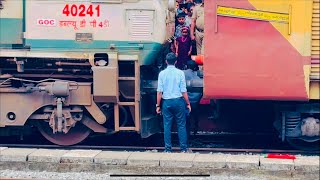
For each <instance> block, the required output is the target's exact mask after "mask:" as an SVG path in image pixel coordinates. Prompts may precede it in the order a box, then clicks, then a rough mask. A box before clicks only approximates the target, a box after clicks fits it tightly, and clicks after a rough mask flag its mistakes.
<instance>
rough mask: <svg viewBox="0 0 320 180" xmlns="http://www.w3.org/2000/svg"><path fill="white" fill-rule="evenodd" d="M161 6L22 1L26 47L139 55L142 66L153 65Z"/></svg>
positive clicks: (161, 20) (161, 23)
mask: <svg viewBox="0 0 320 180" xmlns="http://www.w3.org/2000/svg"><path fill="white" fill-rule="evenodd" d="M162 6H163V4H161V3H159V2H158V1H157V2H155V1H154V0H149V1H131V2H130V1H121V3H110V2H108V1H95V2H91V1H83V2H78V1H59V0H53V1H41V0H34V1H26V33H25V38H26V46H28V47H30V48H31V49H34V50H45V49H55V50H56V51H59V50H62V51H65V50H66V49H68V50H69V51H70V50H72V51H97V50H100V51H101V50H107V49H116V50H120V51H126V52H130V53H134V52H135V53H136V54H138V53H141V56H142V57H141V60H142V62H141V64H142V65H143V64H151V63H152V61H153V59H154V58H155V55H156V52H157V51H159V50H160V47H161V44H162V43H163V42H164V40H165V37H166V32H165V31H163V29H165V28H166V24H165V18H166V13H165V12H166V11H165V8H163V7H162ZM141 7H142V8H141ZM143 7H147V8H143ZM141 50H143V51H141Z"/></svg>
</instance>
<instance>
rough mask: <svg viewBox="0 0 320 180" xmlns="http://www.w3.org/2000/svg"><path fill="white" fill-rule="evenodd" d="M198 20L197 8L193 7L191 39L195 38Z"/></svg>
mask: <svg viewBox="0 0 320 180" xmlns="http://www.w3.org/2000/svg"><path fill="white" fill-rule="evenodd" d="M196 21H197V8H194V9H193V14H192V17H191V26H190V37H191V40H194V39H195V36H194V30H195V28H196Z"/></svg>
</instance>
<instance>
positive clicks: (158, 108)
mask: <svg viewBox="0 0 320 180" xmlns="http://www.w3.org/2000/svg"><path fill="white" fill-rule="evenodd" d="M161 74H162V73H161V72H160V73H159V77H158V88H157V105H156V112H157V113H158V114H159V113H160V112H161V111H160V103H161V98H162V92H163V82H162V78H161V77H162V75H161Z"/></svg>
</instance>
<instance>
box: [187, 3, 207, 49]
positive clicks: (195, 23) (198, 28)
mask: <svg viewBox="0 0 320 180" xmlns="http://www.w3.org/2000/svg"><path fill="white" fill-rule="evenodd" d="M197 1H199V2H198V3H199V5H196V6H195V8H194V10H193V14H192V22H191V29H190V36H191V40H196V44H197V54H198V55H199V54H204V40H203V38H204V0H197Z"/></svg>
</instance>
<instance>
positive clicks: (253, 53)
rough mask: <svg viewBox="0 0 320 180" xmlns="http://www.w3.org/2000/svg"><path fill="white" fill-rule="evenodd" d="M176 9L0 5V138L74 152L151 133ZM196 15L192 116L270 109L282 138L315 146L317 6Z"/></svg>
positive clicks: (211, 5) (158, 5)
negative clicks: (199, 39) (33, 135)
mask: <svg viewBox="0 0 320 180" xmlns="http://www.w3.org/2000/svg"><path fill="white" fill-rule="evenodd" d="M175 8H176V2H175V1H174V0H79V1H75V0H70V1H65V0H63V1H62V0H47V1H42V0H32V1H29V0H28V1H27V0H14V1H12V0H0V135H1V136H11V135H13V134H15V135H17V134H20V133H24V130H22V131H23V132H22V131H21V130H19V131H15V130H12V128H21V127H23V128H27V127H36V128H37V129H38V130H39V131H40V133H41V134H42V135H43V136H44V137H45V138H46V139H47V140H48V141H50V142H51V143H54V144H58V145H62V146H70V145H75V144H78V143H81V142H82V141H83V140H85V139H86V138H87V137H88V136H90V135H91V134H100V135H110V134H115V133H121V132H126V131H129V132H136V133H138V134H140V135H141V137H142V138H147V137H150V136H151V135H153V134H155V133H159V132H160V131H161V125H160V124H161V122H160V121H161V120H160V119H159V116H158V115H157V114H156V113H155V108H154V107H155V104H156V101H155V97H156V96H155V93H156V85H157V76H158V73H159V72H160V71H161V67H163V66H164V63H165V62H164V56H165V53H166V52H167V51H168V48H167V47H168V38H170V37H171V36H172V35H173V33H174V26H175ZM204 8H205V14H204V16H205V31H204V33H205V38H204V45H205V51H204V54H201V55H199V54H198V55H196V58H198V59H199V58H203V64H202V65H200V67H201V68H200V70H199V72H198V74H199V77H201V78H200V80H197V81H196V80H190V81H188V82H187V85H188V91H190V92H201V93H203V98H202V100H201V101H200V104H201V105H202V107H201V109H200V110H201V111H202V112H201V113H200V114H199V118H201V119H203V122H208V119H210V117H209V116H210V113H211V112H212V111H217V112H218V113H219V109H228V107H229V106H228V105H227V104H228V103H226V102H231V104H233V106H235V108H236V109H239V108H238V107H240V106H242V103H243V102H253V104H254V105H253V106H259V104H260V103H262V104H264V103H266V102H267V103H268V108H271V109H272V112H274V118H271V119H272V121H274V122H273V123H272V124H273V126H274V129H275V130H276V131H277V133H278V134H279V138H280V139H281V140H282V141H287V142H289V143H290V144H291V145H292V146H294V147H296V148H301V149H315V148H319V141H320V104H319V103H320V101H319V99H320V60H319V51H320V49H319V47H320V46H319V44H320V43H319V39H320V38H319V31H320V29H319V0H313V1H312V0H269V1H261V0H238V1H234V0H210V1H208V0H207V1H205V6H204ZM212 102H213V103H214V104H215V106H214V108H215V110H213V107H212ZM229 105H230V103H229ZM269 105H270V106H269ZM216 107H219V108H216ZM268 110H269V109H268ZM259 118H263V117H258V118H256V121H255V123H259ZM200 121H201V120H200ZM241 121H242V120H241V119H240V122H238V123H241ZM269 121H271V120H270V119H269ZM211 123H212V122H211ZM222 123H223V122H222ZM204 126H205V127H208V124H206V125H204ZM211 131H212V129H211Z"/></svg>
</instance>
